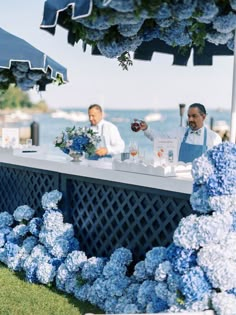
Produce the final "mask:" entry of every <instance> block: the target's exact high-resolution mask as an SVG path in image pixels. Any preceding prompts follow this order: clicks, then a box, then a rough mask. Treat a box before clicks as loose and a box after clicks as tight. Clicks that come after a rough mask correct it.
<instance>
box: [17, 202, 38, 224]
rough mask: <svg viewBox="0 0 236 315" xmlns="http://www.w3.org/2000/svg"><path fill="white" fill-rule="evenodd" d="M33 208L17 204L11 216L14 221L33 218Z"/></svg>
mask: <svg viewBox="0 0 236 315" xmlns="http://www.w3.org/2000/svg"><path fill="white" fill-rule="evenodd" d="M34 213H35V210H34V209H32V208H30V207H29V206H27V205H24V206H19V207H17V208H16V209H15V211H14V212H13V217H14V219H15V220H16V221H18V222H21V221H23V220H24V221H29V220H31V219H32V218H33V216H34Z"/></svg>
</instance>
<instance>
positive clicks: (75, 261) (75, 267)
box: [65, 251, 87, 272]
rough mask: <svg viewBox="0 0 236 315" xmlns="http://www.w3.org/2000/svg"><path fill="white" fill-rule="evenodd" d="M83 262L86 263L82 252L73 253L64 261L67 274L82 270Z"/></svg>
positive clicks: (85, 257)
mask: <svg viewBox="0 0 236 315" xmlns="http://www.w3.org/2000/svg"><path fill="white" fill-rule="evenodd" d="M85 262H87V256H86V255H85V253H84V252H82V251H73V252H72V253H70V254H68V255H67V257H66V259H65V265H66V268H67V269H68V270H69V272H78V271H79V270H80V269H82V268H83V265H84V264H85Z"/></svg>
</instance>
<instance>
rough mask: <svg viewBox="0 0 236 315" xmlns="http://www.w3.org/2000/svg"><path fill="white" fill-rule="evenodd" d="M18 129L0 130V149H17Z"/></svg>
mask: <svg viewBox="0 0 236 315" xmlns="http://www.w3.org/2000/svg"><path fill="white" fill-rule="evenodd" d="M19 138H20V137H19V128H2V147H3V148H17V147H18V146H19Z"/></svg>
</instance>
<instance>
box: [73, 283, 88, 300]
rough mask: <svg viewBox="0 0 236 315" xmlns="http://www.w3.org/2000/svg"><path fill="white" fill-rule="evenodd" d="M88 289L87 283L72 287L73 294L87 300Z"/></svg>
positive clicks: (79, 298)
mask: <svg viewBox="0 0 236 315" xmlns="http://www.w3.org/2000/svg"><path fill="white" fill-rule="evenodd" d="M89 290H90V285H89V284H88V283H85V284H84V285H77V286H76V287H75V289H74V296H75V297H76V298H77V299H78V300H80V301H87V300H88V293H89Z"/></svg>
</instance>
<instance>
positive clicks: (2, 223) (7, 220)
mask: <svg viewBox="0 0 236 315" xmlns="http://www.w3.org/2000/svg"><path fill="white" fill-rule="evenodd" d="M13 221H14V219H13V216H12V215H11V214H10V213H8V212H6V211H4V212H1V213H0V229H1V228H5V227H7V226H11V225H12V224H13Z"/></svg>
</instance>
